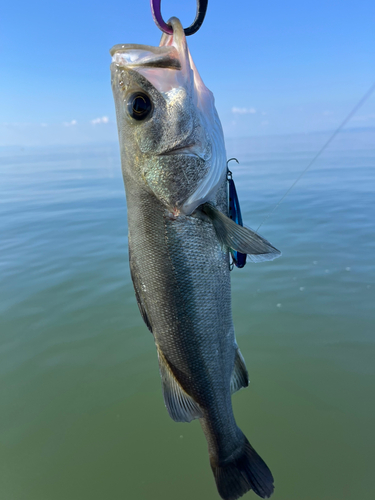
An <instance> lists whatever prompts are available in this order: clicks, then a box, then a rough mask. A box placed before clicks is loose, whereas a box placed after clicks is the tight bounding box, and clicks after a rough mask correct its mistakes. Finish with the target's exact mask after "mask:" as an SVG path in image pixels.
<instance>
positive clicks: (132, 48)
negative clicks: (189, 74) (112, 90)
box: [109, 43, 181, 70]
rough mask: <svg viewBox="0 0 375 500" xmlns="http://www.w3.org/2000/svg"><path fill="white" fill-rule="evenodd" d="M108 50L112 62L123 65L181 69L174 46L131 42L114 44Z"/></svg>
mask: <svg viewBox="0 0 375 500" xmlns="http://www.w3.org/2000/svg"><path fill="white" fill-rule="evenodd" d="M109 52H110V54H111V56H112V62H114V63H116V64H117V65H119V66H123V67H129V68H132V69H137V68H164V69H174V70H180V69H181V63H180V60H179V54H178V51H177V49H176V48H175V47H153V46H151V45H139V44H136V43H131V44H118V45H115V46H114V47H112V48H111V50H110V51H109Z"/></svg>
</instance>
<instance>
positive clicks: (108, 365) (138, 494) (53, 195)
mask: <svg viewBox="0 0 375 500" xmlns="http://www.w3.org/2000/svg"><path fill="white" fill-rule="evenodd" d="M326 138H327V137H326V136H324V135H323V134H319V135H315V136H314V135H308V136H290V137H278V138H277V137H275V138H262V139H255V138H250V139H246V138H239V139H237V140H235V141H229V142H228V144H227V151H228V157H231V156H236V157H237V158H238V159H239V160H240V165H239V166H236V165H235V164H234V163H232V164H231V167H232V170H233V172H234V179H235V181H236V184H237V190H238V192H239V196H240V200H241V205H242V210H243V217H244V220H245V223H246V224H247V225H249V226H251V227H253V228H256V227H257V226H258V225H259V224H260V222H261V221H262V220H263V218H264V217H265V215H266V214H267V213H268V212H269V210H270V209H271V208H272V207H273V205H274V204H275V203H276V202H277V201H278V200H279V199H280V197H281V196H282V194H283V193H284V192H285V191H286V189H287V188H288V187H289V186H290V185H291V184H292V182H293V181H294V179H295V178H296V177H297V175H298V173H299V172H300V171H301V170H303V169H304V168H305V166H306V165H307V163H308V161H309V160H310V159H311V158H312V157H313V156H314V154H315V152H316V151H317V150H318V149H319V147H320V146H321V145H322V144H323V143H324V141H325V140H326ZM0 168H1V179H2V180H1V185H0V189H1V197H0V226H1V239H0V271H1V283H0V294H1V297H0V299H1V300H0V311H1V328H0V332H1V335H0V397H1V414H0V461H1V498H3V499H4V500H68V499H69V500H103V499H107V498H108V499H109V498H110V499H111V500H121V499H126V500H151V499H152V500H176V499H177V498H178V499H180V500H190V499H191V498H197V499H198V498H199V499H204V500H218V499H219V496H218V494H217V492H216V488H215V485H214V480H213V477H212V473H211V470H210V466H209V462H208V456H207V450H206V442H205V440H204V437H203V434H202V432H201V429H200V426H199V424H198V422H193V423H191V424H177V423H174V422H173V421H172V420H171V419H170V418H169V417H168V414H167V411H166V409H165V408H164V404H163V398H162V394H161V384H160V379H159V373H158V364H157V358H156V352H155V347H154V344H153V339H152V336H151V335H150V333H149V332H148V330H147V328H146V327H145V326H144V324H143V323H142V320H141V317H140V315H139V312H138V308H137V305H136V301H135V298H134V294H133V289H132V284H131V279H130V275H129V268H128V255H127V222H126V204H125V195H124V188H123V183H122V177H121V169H120V161H119V152H118V146H117V145H104V146H100V145H97V146H95V147H93V146H87V147H74V148H73V147H72V148H50V149H28V148H26V149H24V150H21V149H3V150H0ZM374 190H375V134H374V132H371V131H369V132H356V133H349V132H346V133H343V134H341V135H340V136H339V137H338V138H337V140H336V142H335V143H333V144H332V146H331V147H330V148H329V150H327V151H326V152H325V153H324V155H323V156H322V157H321V158H320V159H319V160H318V161H317V163H316V164H315V165H314V167H313V168H312V169H311V171H309V172H308V173H307V174H306V176H305V177H304V178H303V179H302V180H301V181H300V182H299V183H298V185H297V186H296V188H295V189H294V190H293V191H292V193H291V194H290V196H289V197H288V198H287V199H286V200H285V201H284V202H283V204H282V205H281V206H280V207H279V208H278V209H277V211H276V212H275V213H274V215H273V216H272V217H271V218H270V219H269V220H268V221H267V222H266V223H265V225H264V226H262V228H261V231H260V232H261V234H263V235H264V236H265V237H266V238H267V239H269V240H270V241H271V242H272V243H273V244H274V245H275V246H276V247H277V248H279V249H280V250H282V252H283V256H282V257H281V258H280V259H277V260H276V261H274V262H271V263H263V264H251V263H249V264H248V265H247V266H246V267H245V268H244V269H243V270H235V271H234V272H233V273H232V296H233V313H234V322H235V327H236V334H237V338H238V343H239V345H240V348H241V350H242V353H243V355H244V357H245V359H246V362H247V365H248V369H249V373H250V379H251V383H250V387H249V388H248V389H247V390H243V391H241V392H240V393H238V394H236V395H235V396H234V397H233V403H234V409H235V415H236V419H237V421H238V424H239V426H240V427H241V428H242V430H243V431H244V432H245V434H246V435H247V437H248V438H249V440H250V442H251V443H252V444H253V445H254V447H255V448H256V449H257V450H258V451H259V453H260V454H261V455H262V457H263V458H264V459H265V460H266V462H267V464H268V465H269V466H270V468H271V470H272V472H273V474H274V477H275V485H276V491H275V494H274V496H273V498H274V499H275V500H343V499H345V500H358V499H362V498H363V499H370V498H375V486H374V483H373V465H374V459H375V456H374V455H375V453H374V446H373V436H374V431H373V423H374V421H375V402H374V396H373V395H374V390H375V379H374V372H375V363H374V359H375V338H374V332H375V308H374V299H375V279H374V278H375V272H374V251H375V238H374V222H373V221H374V215H375V214H374ZM245 498H249V499H250V498H255V495H254V494H252V493H250V494H248V495H247V496H246V497H245Z"/></svg>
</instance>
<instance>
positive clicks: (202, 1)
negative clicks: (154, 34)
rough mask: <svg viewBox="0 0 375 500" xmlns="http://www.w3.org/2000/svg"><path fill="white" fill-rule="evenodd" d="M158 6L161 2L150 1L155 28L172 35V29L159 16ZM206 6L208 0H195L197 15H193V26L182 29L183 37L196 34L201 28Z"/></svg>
mask: <svg viewBox="0 0 375 500" xmlns="http://www.w3.org/2000/svg"><path fill="white" fill-rule="evenodd" d="M160 4H161V0H150V6H151V13H152V17H153V18H154V21H155V24H156V26H157V27H158V28H159V29H160V30H161V31H164V33H167V34H168V35H173V29H172V28H171V26H169V24H167V23H166V22H165V21H164V19H163V17H162V15H161V7H160ZM207 5H208V0H197V13H196V15H195V19H194V22H193V24H191V25H190V26H189V27H188V28H185V29H184V32H185V36H190V35H194V33H196V32H197V31H198V30H199V28H200V27H201V26H202V23H203V21H204V18H205V15H206V12H207Z"/></svg>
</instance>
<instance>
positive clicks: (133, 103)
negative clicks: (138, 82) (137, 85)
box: [127, 92, 152, 120]
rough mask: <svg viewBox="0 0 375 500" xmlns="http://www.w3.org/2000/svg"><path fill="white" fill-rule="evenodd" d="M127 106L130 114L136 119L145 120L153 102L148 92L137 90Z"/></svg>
mask: <svg viewBox="0 0 375 500" xmlns="http://www.w3.org/2000/svg"><path fill="white" fill-rule="evenodd" d="M127 101H128V103H127V108H128V113H129V116H131V117H132V118H134V120H144V119H145V118H147V117H148V116H149V115H150V113H151V111H152V102H151V99H150V98H149V96H148V95H147V94H143V93H142V92H136V93H135V94H132V95H131V96H130V97H129V98H128V100H127Z"/></svg>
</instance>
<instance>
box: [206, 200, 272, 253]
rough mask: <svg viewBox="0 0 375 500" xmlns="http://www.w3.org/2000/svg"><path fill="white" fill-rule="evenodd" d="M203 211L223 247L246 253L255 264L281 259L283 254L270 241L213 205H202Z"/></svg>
mask: <svg viewBox="0 0 375 500" xmlns="http://www.w3.org/2000/svg"><path fill="white" fill-rule="evenodd" d="M202 210H203V212H204V213H205V214H206V215H207V216H208V217H209V219H210V220H211V222H212V224H213V225H214V228H215V231H216V235H217V237H218V238H219V240H220V242H221V243H222V244H223V245H225V246H227V247H228V248H231V249H232V250H236V251H237V252H241V253H246V254H247V255H248V256H249V259H250V260H251V261H253V262H263V261H265V260H273V259H276V258H277V257H280V255H281V252H280V251H279V250H277V248H275V247H274V246H272V245H271V243H270V242H269V241H267V240H266V239H265V238H263V237H262V236H260V235H259V234H257V233H256V232H255V231H253V230H252V229H249V228H247V227H243V226H239V225H238V224H236V223H235V222H233V221H232V220H231V219H230V218H229V217H227V216H226V215H224V214H223V213H221V212H220V211H219V210H218V209H217V208H215V207H214V206H212V205H211V204H209V203H205V204H204V205H202Z"/></svg>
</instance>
